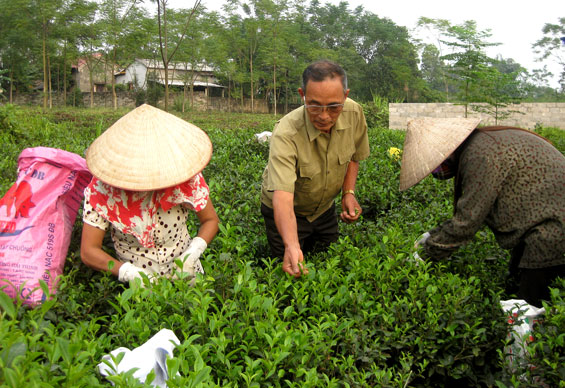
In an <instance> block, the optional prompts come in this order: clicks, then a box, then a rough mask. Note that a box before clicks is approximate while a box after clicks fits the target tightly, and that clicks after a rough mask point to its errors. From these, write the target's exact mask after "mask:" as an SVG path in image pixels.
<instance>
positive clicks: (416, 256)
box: [412, 232, 430, 263]
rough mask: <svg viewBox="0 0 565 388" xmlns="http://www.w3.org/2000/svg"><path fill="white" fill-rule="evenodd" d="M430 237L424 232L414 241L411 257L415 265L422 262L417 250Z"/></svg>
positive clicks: (428, 233)
mask: <svg viewBox="0 0 565 388" xmlns="http://www.w3.org/2000/svg"><path fill="white" fill-rule="evenodd" d="M429 237H430V232H426V233H424V234H422V235H421V236H420V237H418V239H417V240H416V241H414V252H412V257H413V258H414V259H416V263H417V262H418V261H422V262H423V261H424V260H423V259H422V258H421V257H420V255H419V254H418V252H417V249H418V247H419V246H420V245H422V244H423V243H425V242H426V240H427V239H428V238H429Z"/></svg>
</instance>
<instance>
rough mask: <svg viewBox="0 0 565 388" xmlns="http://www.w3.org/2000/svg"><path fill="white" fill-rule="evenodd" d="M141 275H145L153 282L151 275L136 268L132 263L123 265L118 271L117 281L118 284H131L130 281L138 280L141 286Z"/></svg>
mask: <svg viewBox="0 0 565 388" xmlns="http://www.w3.org/2000/svg"><path fill="white" fill-rule="evenodd" d="M141 273H144V274H145V275H147V277H148V278H149V280H150V281H151V282H153V280H154V278H153V275H152V274H151V273H150V272H149V271H146V270H145V269H143V268H139V267H136V266H135V265H133V264H132V263H127V262H126V263H123V264H122V266H121V267H120V269H119V271H118V280H119V281H120V282H124V283H125V282H131V281H132V280H135V279H139V280H140V282H141V285H143V278H142V277H141Z"/></svg>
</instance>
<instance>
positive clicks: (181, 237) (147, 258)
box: [81, 105, 219, 282]
mask: <svg viewBox="0 0 565 388" xmlns="http://www.w3.org/2000/svg"><path fill="white" fill-rule="evenodd" d="M211 155H212V144H211V142H210V139H209V138H208V136H207V135H206V134H205V133H204V132H203V131H202V130H200V129H199V128H197V127H196V126H194V125H192V124H190V123H187V122H186V121H184V120H181V119H180V118H178V117H176V116H174V115H172V114H169V113H166V112H164V111H162V110H160V109H157V108H154V107H151V106H149V105H142V106H140V107H138V108H136V109H134V110H132V111H131V112H130V113H128V114H127V115H125V116H123V117H122V118H121V119H119V120H118V121H117V122H116V123H114V124H113V125H112V126H111V127H110V128H108V130H106V131H105V132H104V133H103V134H102V135H101V136H99V137H98V138H97V139H96V140H95V141H94V142H93V143H92V145H91V146H90V147H89V148H88V150H87V152H86V162H87V165H88V168H89V169H90V171H91V172H92V174H93V176H94V177H93V179H92V181H91V182H90V184H89V186H88V187H87V188H86V190H85V202H84V210H83V221H84V226H83V230H82V240H81V258H82V261H83V262H84V263H85V264H86V265H87V266H89V267H91V268H93V269H96V270H99V271H110V272H111V273H112V274H114V275H115V276H117V277H118V279H119V280H120V281H122V282H129V281H132V280H135V279H142V276H141V273H144V274H145V275H147V276H148V277H149V279H150V280H153V279H155V278H156V277H157V276H165V277H168V278H173V279H176V278H178V277H183V278H184V277H189V278H190V279H193V278H194V276H195V274H196V273H197V272H200V273H203V269H202V265H201V263H200V255H201V254H202V252H203V251H204V250H205V249H206V247H207V245H208V244H209V243H210V242H211V241H212V239H213V238H214V236H215V235H216V233H217V232H218V224H219V220H218V216H217V214H216V211H215V210H214V206H213V204H212V201H211V199H210V196H209V189H208V186H207V184H206V181H205V180H204V177H203V175H202V172H201V171H202V169H203V168H204V167H205V166H206V164H208V162H209V161H210V157H211ZM190 211H195V212H196V216H197V218H198V221H199V223H200V226H199V228H198V233H197V236H195V237H194V238H191V236H190V235H189V233H188V229H187V221H188V217H189V214H190V213H189V212H190ZM108 229H109V230H110V232H111V237H112V241H113V242H114V249H115V252H116V255H117V258H114V257H112V256H111V255H110V254H108V253H107V252H106V251H105V250H104V249H103V248H102V242H103V239H104V235H105V233H106V231H107V230H108ZM177 258H180V259H181V260H183V267H182V268H178V267H177V266H176V264H175V263H174V260H175V259H177ZM183 274H184V275H183ZM179 275H180V276H179Z"/></svg>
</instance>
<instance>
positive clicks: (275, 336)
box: [0, 107, 565, 387]
mask: <svg viewBox="0 0 565 388" xmlns="http://www.w3.org/2000/svg"><path fill="white" fill-rule="evenodd" d="M124 113H125V111H117V112H115V111H113V110H104V111H90V110H60V111H49V112H47V113H40V112H39V111H37V110H34V109H30V108H15V107H0V119H1V120H0V123H2V124H1V125H3V127H2V133H1V136H2V138H1V139H0V140H2V149H3V150H5V151H4V153H3V155H2V159H0V171H1V173H2V175H1V176H2V181H1V182H0V183H1V184H2V186H1V194H3V193H4V192H5V191H6V190H7V189H8V188H9V182H10V181H13V180H14V179H15V168H16V160H17V156H18V154H19V152H20V151H21V150H22V149H23V148H25V147H28V146H38V145H42V146H49V147H56V148H62V149H65V150H68V151H71V152H75V153H77V154H80V155H84V150H85V149H86V147H87V146H88V144H90V142H91V141H92V140H93V139H94V138H95V137H96V136H97V135H98V134H99V133H101V131H102V130H103V129H104V128H107V127H108V126H109V125H110V124H111V123H112V122H114V121H115V120H117V119H118V118H119V117H120V116H121V115H123V114H124ZM183 117H184V118H185V119H187V120H188V121H190V122H192V123H194V124H196V125H198V126H200V127H201V128H203V129H204V130H205V131H206V132H207V133H208V135H209V136H210V138H211V140H212V143H213V145H214V154H213V156H212V160H211V161H210V164H209V165H208V166H207V167H206V169H205V170H204V175H205V177H206V179H207V181H208V183H209V186H210V189H211V197H212V199H213V201H214V204H215V207H216V210H217V212H218V215H219V217H220V219H221V225H220V232H219V234H218V236H217V237H216V239H215V240H214V241H213V242H212V243H211V244H210V247H209V249H207V250H206V252H205V253H204V257H203V265H204V268H205V271H206V275H203V276H199V279H198V282H197V285H196V286H195V287H192V288H191V287H189V285H188V283H186V282H180V281H177V282H175V283H172V282H170V281H167V280H160V281H158V282H157V283H156V284H154V285H153V286H151V288H148V289H141V288H129V287H125V286H124V285H123V284H121V283H119V282H118V281H117V280H116V279H115V278H114V277H112V276H110V275H108V274H103V273H100V272H95V271H92V270H90V269H89V268H87V267H86V266H84V265H83V264H82V262H81V261H80V257H79V244H80V230H81V227H82V224H81V221H80V217H79V219H78V220H77V222H76V224H75V227H74V230H73V235H72V239H71V246H70V248H69V252H68V255H67V261H66V264H65V269H64V275H63V276H62V279H61V282H60V286H59V291H58V293H57V294H56V295H55V296H54V298H53V299H52V300H49V301H47V302H45V303H44V304H43V305H41V306H38V307H36V308H28V307H25V306H22V303H21V301H15V302H12V301H11V300H10V299H9V298H8V297H7V296H6V295H5V294H4V293H2V292H0V309H1V312H0V314H1V319H0V343H1V344H2V346H1V347H0V366H1V368H0V385H2V386H7V387H23V386H25V387H62V386H69V387H98V386H108V383H107V381H106V380H105V379H104V378H102V377H101V376H100V375H99V374H98V373H97V371H96V365H97V364H98V363H99V362H100V360H101V358H102V356H103V355H104V354H107V353H109V352H110V351H111V350H113V349H115V348H117V347H120V346H125V347H128V348H133V347H136V346H139V345H141V344H143V343H144V342H145V341H147V340H148V339H149V338H150V337H151V336H152V335H154V334H155V333H156V332H157V331H158V330H160V329H161V328H168V329H171V330H173V331H174V332H175V334H176V335H177V337H178V338H179V339H180V341H181V344H180V345H179V346H178V347H177V348H176V349H175V351H174V357H173V358H172V359H170V360H169V361H168V363H167V364H168V367H169V376H170V378H169V381H168V386H169V387H240V386H246V387H374V386H379V387H407V386H410V387H439V386H485V387H487V386H488V387H494V386H497V387H510V386H514V387H516V386H540V382H543V383H544V384H546V385H547V386H559V384H562V381H564V380H565V371H564V370H563V365H564V361H565V360H564V356H563V354H565V352H564V349H563V347H564V343H563V338H564V337H563V333H564V332H565V302H564V300H565V292H564V288H565V281H563V280H562V281H560V282H557V283H556V284H555V289H553V291H552V300H551V303H549V304H548V305H547V306H546V308H547V310H548V312H547V314H546V316H545V320H544V322H543V324H542V325H539V326H538V327H537V328H536V331H535V338H536V340H535V342H534V344H533V346H531V347H530V351H531V354H532V359H531V362H532V363H533V365H534V366H535V368H533V369H532V368H528V369H527V370H523V371H522V370H521V371H516V372H515V373H510V372H509V371H508V370H507V369H506V368H505V367H504V354H503V353H504V350H503V349H504V345H505V338H506V330H507V326H506V320H505V317H504V314H503V312H502V311H501V309H500V307H499V300H500V299H507V298H509V297H510V295H505V294H504V280H505V275H506V270H507V269H506V268H507V263H508V255H507V253H505V252H504V251H501V250H500V248H499V247H498V245H497V244H496V242H495V241H494V238H493V236H492V234H491V233H490V232H489V231H488V230H486V229H485V230H482V231H481V232H479V233H478V234H477V236H476V239H475V241H474V242H473V243H471V244H469V245H467V246H466V247H464V248H463V249H461V250H460V251H458V252H457V253H456V254H455V255H454V256H453V257H452V258H451V259H450V260H448V261H445V262H443V263H439V264H432V263H420V264H419V265H416V264H415V263H414V262H412V261H411V260H410V250H411V246H412V244H413V242H414V240H415V239H416V238H417V237H418V236H419V235H420V234H421V233H422V232H424V231H426V230H428V229H430V228H431V227H433V226H435V225H436V224H437V223H439V222H441V221H442V220H445V219H447V218H449V217H450V216H451V213H452V211H453V209H452V204H451V198H452V188H451V184H450V183H449V182H442V181H437V180H434V179H430V178H426V179H424V180H423V181H422V182H421V183H420V184H418V185H417V186H415V187H413V188H412V189H410V190H408V191H406V192H402V193H401V192H399V191H398V175H399V168H400V161H399V160H395V159H394V158H392V157H389V155H388V153H387V150H388V148H390V147H397V148H402V143H403V139H404V134H403V133H402V132H398V131H390V130H386V129H382V128H376V127H373V128H371V129H370V143H371V156H370V158H369V159H368V160H366V161H364V162H362V163H361V169H360V172H359V180H358V184H357V192H358V193H359V194H358V196H359V198H360V201H361V205H362V207H363V215H362V220H361V221H360V222H358V223H355V224H352V225H346V224H340V236H341V237H340V239H339V241H338V242H336V243H334V244H332V246H331V247H330V248H329V249H328V251H327V252H320V253H317V254H313V255H310V256H308V257H306V262H307V266H308V268H309V271H310V273H309V275H308V276H305V277H303V278H301V279H298V280H297V279H293V278H290V277H288V276H287V275H286V274H285V273H284V272H282V270H281V268H280V262H279V261H278V260H276V259H273V258H270V257H269V253H268V247H267V241H266V237H265V234H264V230H263V228H264V226H263V220H262V217H261V215H260V212H259V198H260V184H261V174H262V171H263V168H264V166H265V164H266V161H267V158H268V145H265V144H260V143H257V142H256V141H254V138H253V135H254V134H255V133H258V132H262V131H265V130H271V129H272V127H273V124H274V123H275V121H276V119H277V118H276V117H273V116H268V115H245V114H235V113H234V114H227V113H221V114H220V113H202V112H193V111H190V112H187V113H185V114H184V115H183ZM5 123H8V124H5ZM8 128H9V129H8ZM552 136H556V138H559V139H562V137H561V136H563V134H562V133H557V132H556V133H553V132H552ZM554 144H560V143H558V142H554ZM560 149H561V150H562V151H563V149H562V148H560ZM338 205H339V204H338ZM196 220H197V219H196V217H193V218H192V219H191V221H190V222H189V229H190V232H191V233H192V234H194V233H195V232H196V224H195V223H196ZM177 372H178V374H177ZM112 382H113V383H114V384H115V386H117V387H132V386H143V385H141V384H139V383H138V382H136V381H135V380H134V379H133V378H132V376H131V373H129V374H126V375H123V376H116V377H113V378H112ZM145 386H149V384H145Z"/></svg>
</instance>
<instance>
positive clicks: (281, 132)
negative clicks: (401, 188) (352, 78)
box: [261, 60, 369, 277]
mask: <svg viewBox="0 0 565 388" xmlns="http://www.w3.org/2000/svg"><path fill="white" fill-rule="evenodd" d="M298 92H299V93H300V96H301V97H302V99H303V101H304V106H302V107H300V108H298V109H295V110H294V111H292V112H290V113H289V114H287V115H286V116H285V117H283V118H282V119H281V120H280V121H279V122H278V123H277V125H276V126H275V129H274V130H273V135H272V137H271V144H270V153H269V162H268V164H267V167H266V168H265V171H264V172H263V184H262V190H261V213H262V214H263V217H264V219H265V226H266V230H267V239H268V241H269V246H270V248H271V252H272V254H273V256H279V257H283V266H282V267H283V270H284V271H285V272H287V273H289V274H291V275H293V276H295V277H299V276H300V275H301V273H302V272H305V268H304V267H303V262H304V256H303V250H304V251H308V250H309V248H310V247H313V246H314V243H321V244H322V245H329V244H330V243H331V242H333V241H335V240H337V237H338V235H337V217H336V212H335V199H336V197H337V196H338V195H339V193H340V191H341V192H342V199H341V203H342V212H341V215H340V217H341V219H342V220H343V221H345V222H347V223H350V222H354V221H356V220H357V219H358V218H359V216H360V215H361V206H359V203H358V202H357V199H356V198H355V191H354V190H355V182H356V181H357V172H358V170H359V161H361V160H363V159H365V158H367V157H368V156H369V140H368V135H367V123H366V121H365V116H364V114H363V109H362V108H361V106H359V104H357V103H356V102H354V101H353V100H351V99H349V98H347V96H348V94H349V89H348V88H347V76H346V74H345V71H344V70H343V69H342V68H341V66H339V65H337V64H335V63H333V62H330V61H325V60H324V61H318V62H315V63H313V64H311V65H310V66H308V67H307V68H306V70H304V73H303V74H302V87H301V88H299V89H298Z"/></svg>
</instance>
